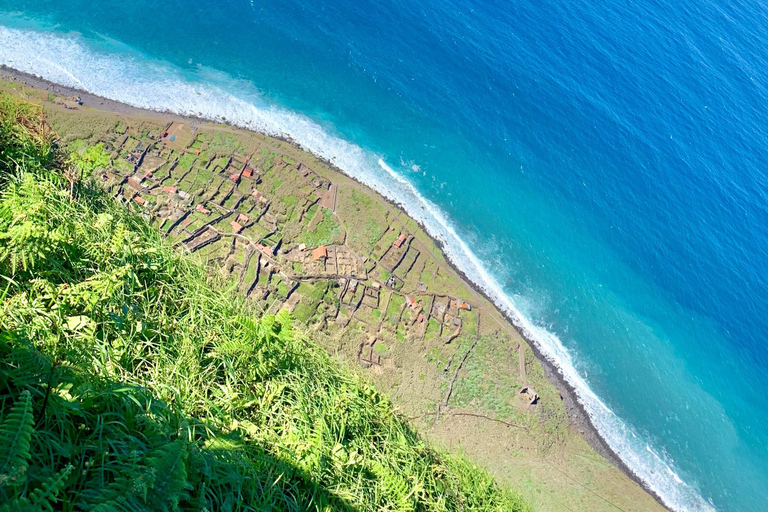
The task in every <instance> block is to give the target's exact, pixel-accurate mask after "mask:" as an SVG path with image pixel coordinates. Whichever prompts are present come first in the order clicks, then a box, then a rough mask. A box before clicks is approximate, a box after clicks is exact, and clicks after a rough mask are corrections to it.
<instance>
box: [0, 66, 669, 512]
mask: <svg viewBox="0 0 768 512" xmlns="http://www.w3.org/2000/svg"><path fill="white" fill-rule="evenodd" d="M0 78H2V79H4V80H9V81H14V82H18V83H21V84H23V85H26V86H28V87H31V88H35V89H39V90H44V91H48V92H52V93H55V94H58V95H62V96H79V97H80V98H81V99H82V100H83V104H84V106H86V107H90V108H92V109H95V110H102V111H108V112H112V113H117V114H125V115H144V116H150V117H162V118H163V119H172V120H188V121H194V122H198V123H213V124H220V125H226V126H230V127H232V128H233V129H237V130H243V131H252V132H256V133H259V134H261V135H263V136H266V137H270V138H272V139H276V140H281V141H283V142H286V143H288V144H291V145H292V146H294V147H295V148H297V149H299V150H301V151H303V152H306V153H310V154H312V156H313V157H314V158H315V159H317V160H319V161H321V162H322V163H324V164H325V165H326V166H327V167H328V168H329V169H330V170H331V171H333V172H336V173H339V174H341V175H343V176H345V177H346V178H348V179H350V180H353V181H354V182H356V183H358V184H360V185H361V186H363V187H365V189H367V190H368V191H369V193H372V194H376V195H377V196H378V197H380V198H381V199H383V200H384V201H386V202H387V203H388V204H389V205H390V206H391V207H393V208H394V209H396V210H397V211H399V212H402V213H404V214H405V216H407V217H408V218H410V219H412V220H414V221H415V222H416V223H417V224H418V225H419V227H420V228H421V230H422V231H423V232H424V233H425V234H426V235H427V237H429V238H430V239H431V240H432V242H433V243H434V244H435V246H437V247H438V248H440V249H441V251H442V247H443V243H442V242H441V241H440V240H439V239H436V238H435V237H433V236H432V235H431V234H430V233H429V231H428V230H427V229H426V227H425V226H424V225H423V223H421V222H419V221H416V220H415V219H413V217H411V215H410V214H409V213H408V212H407V211H406V210H405V209H404V208H403V207H402V206H401V205H400V204H398V203H397V202H395V201H393V200H391V199H389V198H387V197H385V196H384V195H382V194H381V193H379V192H376V191H375V190H374V189H372V188H371V187H370V186H368V185H367V184H365V183H363V182H361V181H360V180H358V179H356V178H355V177H353V176H350V175H349V174H347V173H346V172H344V171H343V170H342V169H340V168H339V167H338V166H337V165H335V164H334V163H332V162H330V161H328V160H327V159H326V158H322V157H319V156H317V155H315V154H314V153H312V152H311V151H309V150H307V149H306V148H303V147H302V146H301V145H300V144H298V143H296V142H295V141H294V140H292V139H291V138H290V137H286V136H275V135H269V134H265V133H263V132H259V131H258V130H252V129H248V128H241V127H238V126H234V125H231V124H230V123H228V122H227V121H226V120H225V119H222V120H210V119H205V118H201V117H196V116H186V115H180V114H177V113H174V112H170V111H167V110H166V111H161V110H151V109H145V108H140V107H134V106H131V105H128V104H126V103H122V102H119V101H115V100H111V99H108V98H104V97H101V96H98V95H96V94H92V93H89V92H86V91H82V90H79V89H75V88H72V87H68V86H63V85H59V84H56V83H54V82H51V81H48V80H45V79H43V78H40V77H37V76H34V75H31V74H27V73H24V72H21V71H17V70H15V69H13V68H10V67H7V66H0ZM443 255H444V256H445V261H446V264H447V265H448V266H449V267H450V268H451V269H452V270H453V272H454V273H455V274H456V275H457V276H458V277H459V278H460V279H461V280H462V281H463V282H464V283H465V284H466V285H467V286H468V287H469V288H471V289H472V290H473V291H474V292H475V293H476V294H478V295H479V296H481V297H482V298H483V299H484V300H486V301H487V302H488V304H489V306H490V307H492V308H493V309H494V310H495V311H496V313H498V316H499V317H500V318H501V319H502V321H504V322H506V323H507V324H508V325H509V326H510V327H511V328H512V329H514V331H515V332H516V333H517V334H518V335H519V336H520V337H521V338H522V339H523V340H525V342H526V343H527V344H528V345H529V347H530V348H531V350H532V351H533V353H534V355H535V356H536V358H537V360H538V361H539V362H540V364H541V365H542V368H543V370H544V374H545V376H546V377H547V380H548V381H549V382H550V383H551V384H552V385H553V386H554V387H555V388H556V389H557V390H558V392H559V393H560V396H561V397H562V399H563V402H564V405H565V408H566V411H567V413H568V417H569V423H570V426H571V427H572V428H573V429H575V430H576V431H577V432H578V433H579V435H580V436H581V437H582V438H583V439H584V440H585V441H586V442H587V443H588V444H589V445H590V446H591V447H592V449H594V450H595V451H596V452H597V453H598V454H600V455H601V456H602V457H603V458H605V459H606V460H608V461H609V462H610V463H611V464H613V465H614V466H616V467H617V468H618V469H619V470H620V471H621V472H622V473H624V474H625V475H626V476H627V477H629V478H630V479H631V480H633V481H634V482H636V483H637V484H638V485H640V486H641V487H642V488H643V489H644V490H645V492H647V493H648V494H649V495H650V496H652V497H653V498H654V499H655V500H656V501H657V502H658V503H659V504H660V505H662V506H663V507H664V508H666V509H667V510H671V509H669V507H668V506H667V505H666V504H665V503H664V501H663V500H662V499H661V497H660V496H659V495H658V494H657V493H656V492H655V491H653V490H652V489H650V487H649V486H648V484H647V483H646V482H645V481H644V480H642V479H641V478H640V477H639V476H638V475H637V474H636V473H635V472H634V471H633V470H632V469H631V468H630V467H629V466H628V465H627V464H626V463H624V461H623V460H622V459H621V458H620V457H619V456H618V454H617V453H616V452H615V451H614V450H613V449H612V448H611V447H610V445H609V444H608V442H607V441H606V440H605V438H604V437H603V435H602V434H601V433H600V432H599V430H598V429H597V427H596V426H595V425H594V423H593V421H592V419H591V418H590V416H589V414H588V413H587V411H586V409H585V408H584V406H583V405H582V404H581V402H580V401H579V399H578V394H577V392H576V389H575V388H574V386H572V385H571V384H570V383H569V382H568V381H567V379H566V378H565V376H564V375H563V373H562V372H561V370H560V369H559V368H558V366H557V364H556V363H555V362H553V361H552V360H550V359H549V358H547V357H546V356H545V355H544V354H543V353H542V351H541V350H540V348H539V346H538V344H537V343H536V342H535V341H534V340H532V339H530V338H529V337H528V336H527V335H526V334H525V332H524V331H523V330H522V329H521V328H520V327H518V325H517V324H516V322H515V321H514V319H513V318H511V317H510V315H509V314H507V313H506V312H504V311H503V310H502V309H501V308H499V307H498V306H496V304H495V303H494V301H493V300H492V298H491V297H489V295H488V294H487V293H486V292H485V291H484V290H483V289H482V287H480V286H479V285H477V284H476V283H475V282H474V281H472V280H471V279H469V278H468V277H467V275H466V274H465V272H464V271H463V270H461V268H459V267H458V266H457V265H456V264H454V262H453V261H452V260H451V258H450V256H449V255H448V254H446V253H445V252H443Z"/></svg>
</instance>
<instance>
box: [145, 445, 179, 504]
mask: <svg viewBox="0 0 768 512" xmlns="http://www.w3.org/2000/svg"><path fill="white" fill-rule="evenodd" d="M187 454H188V452H187V443H186V441H184V440H183V439H181V438H179V439H177V440H176V441H174V442H173V443H171V444H169V445H166V446H164V447H162V448H160V449H158V450H156V451H155V453H154V454H153V455H151V456H150V457H148V458H147V466H148V467H149V468H150V469H151V470H152V471H153V472H154V475H155V482H154V486H153V487H152V492H150V493H149V495H148V496H147V504H148V505H149V506H150V508H151V509H152V510H177V509H178V506H179V501H181V500H182V499H184V498H186V497H187V490H188V484H187V468H186V461H187Z"/></svg>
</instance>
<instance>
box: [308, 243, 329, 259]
mask: <svg viewBox="0 0 768 512" xmlns="http://www.w3.org/2000/svg"><path fill="white" fill-rule="evenodd" d="M327 257H328V251H327V250H326V248H325V246H324V245H321V246H320V247H318V248H317V249H315V250H314V251H312V259H313V260H319V259H325V258H327Z"/></svg>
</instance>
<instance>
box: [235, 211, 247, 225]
mask: <svg viewBox="0 0 768 512" xmlns="http://www.w3.org/2000/svg"><path fill="white" fill-rule="evenodd" d="M235 220H236V221H237V222H238V223H240V224H248V216H247V215H246V214H244V213H241V214H239V215H238V216H237V218H236V219H235Z"/></svg>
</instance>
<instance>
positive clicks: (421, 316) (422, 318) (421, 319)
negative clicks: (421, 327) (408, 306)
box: [416, 313, 424, 323]
mask: <svg viewBox="0 0 768 512" xmlns="http://www.w3.org/2000/svg"><path fill="white" fill-rule="evenodd" d="M416 320H417V321H418V322H419V323H421V322H423V321H424V315H422V314H421V313H419V316H417V317H416Z"/></svg>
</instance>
